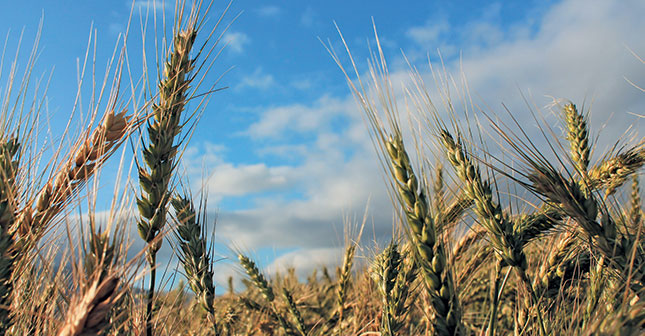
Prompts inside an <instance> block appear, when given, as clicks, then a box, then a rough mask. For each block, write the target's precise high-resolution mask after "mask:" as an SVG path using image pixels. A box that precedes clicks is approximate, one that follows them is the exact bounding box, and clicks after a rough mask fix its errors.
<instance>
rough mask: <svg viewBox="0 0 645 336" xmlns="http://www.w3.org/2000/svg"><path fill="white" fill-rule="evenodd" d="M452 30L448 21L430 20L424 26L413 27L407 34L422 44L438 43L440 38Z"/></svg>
mask: <svg viewBox="0 0 645 336" xmlns="http://www.w3.org/2000/svg"><path fill="white" fill-rule="evenodd" d="M449 30H450V25H449V24H448V22H447V21H445V20H443V21H438V22H435V21H428V22H427V23H426V24H425V25H424V26H420V27H412V28H410V29H408V30H407V31H406V32H405V35H406V36H407V37H408V38H410V39H412V40H413V41H414V42H415V43H417V44H419V45H422V46H429V45H437V44H438V43H439V42H440V38H441V37H443V36H442V35H443V34H445V33H446V32H448V31H449Z"/></svg>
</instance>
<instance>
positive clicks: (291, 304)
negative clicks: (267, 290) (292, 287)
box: [282, 287, 307, 336]
mask: <svg viewBox="0 0 645 336" xmlns="http://www.w3.org/2000/svg"><path fill="white" fill-rule="evenodd" d="M282 295H283V296H284V299H285V300H286V301H287V308H288V309H289V313H290V314H291V317H292V318H293V320H295V322H296V330H298V333H300V336H306V335H307V329H306V328H305V320H304V319H303V318H302V315H301V314H300V311H299V310H298V307H297V306H296V302H295V301H294V300H293V296H292V295H291V293H289V290H287V289H286V288H284V287H282Z"/></svg>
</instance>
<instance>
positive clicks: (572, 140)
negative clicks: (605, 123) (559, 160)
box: [564, 103, 590, 176]
mask: <svg viewBox="0 0 645 336" xmlns="http://www.w3.org/2000/svg"><path fill="white" fill-rule="evenodd" d="M564 114H565V119H566V123H567V133H568V134H567V139H568V140H569V145H570V147H571V157H572V158H573V162H574V164H575V166H576V169H577V170H578V172H579V173H580V174H581V175H583V176H585V175H586V173H587V168H588V167H589V153H590V149H589V134H588V131H587V120H586V118H585V116H584V115H582V114H581V113H579V112H578V109H577V108H576V105H574V104H572V103H568V104H566V105H565V106H564Z"/></svg>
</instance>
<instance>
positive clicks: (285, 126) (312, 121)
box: [248, 96, 360, 138]
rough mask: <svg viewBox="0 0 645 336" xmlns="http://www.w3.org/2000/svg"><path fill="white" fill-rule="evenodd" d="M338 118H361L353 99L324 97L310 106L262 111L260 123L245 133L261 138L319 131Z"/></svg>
mask: <svg viewBox="0 0 645 336" xmlns="http://www.w3.org/2000/svg"><path fill="white" fill-rule="evenodd" d="M341 115H342V116H346V117H349V118H352V119H354V120H359V119H360V116H359V115H356V112H355V104H354V101H353V99H352V98H351V97H347V98H345V99H338V98H334V97H329V96H323V97H320V98H319V99H318V100H317V101H316V102H314V103H313V104H312V105H310V106H307V105H303V104H293V105H286V106H279V107H275V108H270V109H268V110H266V111H264V112H263V113H262V115H261V116H260V120H258V121H257V122H255V123H253V124H251V126H250V127H249V129H248V134H249V135H251V136H252V137H254V138H262V137H281V136H284V135H285V134H293V133H296V134H302V133H309V132H311V131H315V130H318V131H322V128H326V127H329V126H330V125H329V122H330V120H332V119H333V118H334V117H337V116H341Z"/></svg>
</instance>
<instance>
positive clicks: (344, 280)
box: [336, 242, 357, 330]
mask: <svg viewBox="0 0 645 336" xmlns="http://www.w3.org/2000/svg"><path fill="white" fill-rule="evenodd" d="M356 247H357V244H356V243H353V242H349V243H348V244H347V246H346V247H345V254H344V256H343V264H342V266H341V268H340V269H339V270H338V283H337V290H336V303H337V305H338V311H337V314H338V326H339V328H340V330H342V322H343V317H344V314H345V310H346V307H345V301H346V300H347V292H348V290H349V286H350V281H351V279H352V265H353V264H354V255H355V254H356Z"/></svg>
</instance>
